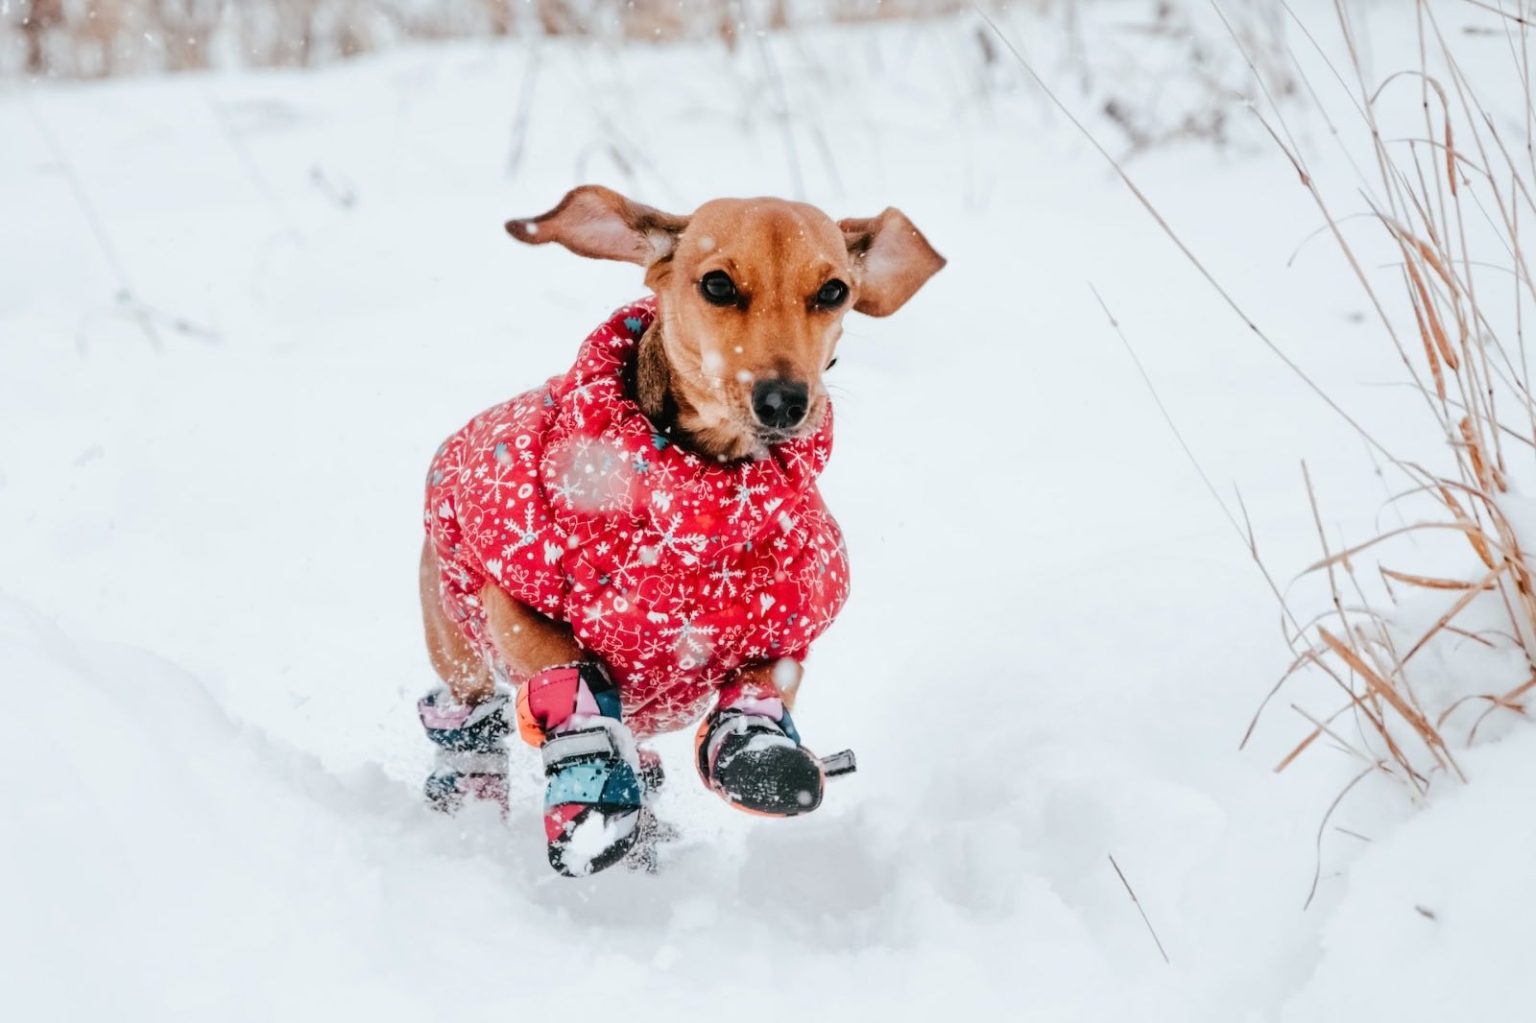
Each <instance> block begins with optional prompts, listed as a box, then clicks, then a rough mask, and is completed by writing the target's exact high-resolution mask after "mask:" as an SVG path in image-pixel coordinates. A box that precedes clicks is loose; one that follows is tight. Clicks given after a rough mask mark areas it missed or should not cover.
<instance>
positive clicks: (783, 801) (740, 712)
mask: <svg viewBox="0 0 1536 1023" xmlns="http://www.w3.org/2000/svg"><path fill="white" fill-rule="evenodd" d="M695 750H696V752H697V754H698V765H699V776H700V777H701V778H703V779H704V784H705V785H707V786H709V788H710V789H711V790H713V791H714V792H715V794H716V795H718V796H720V798H721V799H724V800H725V801H726V802H727V803H729V804H731V805H732V806H734V807H735V808H737V809H738V810H745V811H747V812H748V813H757V814H763V815H765V816H769V817H793V816H795V815H797V814H802V813H810V812H811V811H812V810H814V809H816V808H817V807H818V806H820V805H821V797H822V792H823V790H824V788H825V786H826V772H825V771H824V770H823V768H822V762H821V761H820V760H817V759H816V756H815V755H814V754H813V753H811V751H810V750H808V749H806V748H805V747H804V746H802V745H800V733H799V732H798V731H796V730H795V722H794V719H793V718H791V717H790V716H789V711H788V710H787V709H786V708H785V707H784V701H783V699H782V698H780V696H779V695H778V693H776V692H773V691H772V690H765V689H762V688H759V687H756V686H750V685H740V684H737V685H728V686H726V687H725V688H724V689H722V690H721V692H720V702H719V704H718V705H717V706H716V707H715V709H714V710H713V711H711V712H710V714H709V716H708V717H706V718H705V719H704V721H703V722H702V723H701V724H700V725H699V731H698V735H697V738H696V740H695Z"/></svg>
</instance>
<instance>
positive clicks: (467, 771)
mask: <svg viewBox="0 0 1536 1023" xmlns="http://www.w3.org/2000/svg"><path fill="white" fill-rule="evenodd" d="M506 709H507V694H505V693H500V692H498V693H496V694H495V695H493V696H492V697H491V698H490V699H488V700H484V701H482V702H480V703H477V704H474V705H473V706H471V705H469V704H466V703H460V702H458V701H457V700H455V699H454V698H453V694H452V693H450V692H449V691H448V689H447V688H445V687H439V688H437V689H434V690H432V691H431V692H430V693H428V694H427V695H426V696H424V697H422V698H421V700H420V701H419V702H417V704H416V712H417V714H418V715H420V717H421V725H422V727H423V728H425V729H426V732H427V738H428V739H430V740H432V742H433V743H434V744H435V745H436V746H437V762H436V764H435V766H434V767H433V770H432V773H431V774H430V775H429V776H428V777H427V783H426V786H425V794H426V797H427V805H428V806H430V807H432V808H433V809H434V810H440V811H442V812H443V813H456V812H458V810H459V809H460V808H461V807H463V805H464V803H465V801H466V800H467V799H476V800H486V801H488V802H492V803H495V804H496V805H497V806H498V807H500V809H501V812H502V813H503V814H505V813H506V812H507V745H506V741H505V740H506V737H507V733H508V732H510V731H511V726H510V725H508V723H507V716H506Z"/></svg>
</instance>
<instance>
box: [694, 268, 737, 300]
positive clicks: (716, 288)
mask: <svg viewBox="0 0 1536 1023" xmlns="http://www.w3.org/2000/svg"><path fill="white" fill-rule="evenodd" d="M699 291H701V292H702V293H703V294H704V299H705V301H707V302H710V303H712V304H714V305H735V304H736V299H737V298H738V297H740V296H739V295H738V294H737V292H736V285H735V284H734V283H733V282H732V281H731V279H730V277H728V276H727V275H726V273H725V271H724V270H711V271H710V272H709V273H707V274H705V275H704V279H703V280H701V281H699Z"/></svg>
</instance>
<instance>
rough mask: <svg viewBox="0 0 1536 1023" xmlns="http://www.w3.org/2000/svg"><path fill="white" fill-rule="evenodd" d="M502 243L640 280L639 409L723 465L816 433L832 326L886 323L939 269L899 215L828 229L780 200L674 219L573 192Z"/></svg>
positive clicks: (598, 191) (601, 192) (738, 203)
mask: <svg viewBox="0 0 1536 1023" xmlns="http://www.w3.org/2000/svg"><path fill="white" fill-rule="evenodd" d="M507 231H508V232H509V233H510V234H511V235H512V236H513V237H514V238H517V239H518V240H520V241H524V242H528V243H529V244H532V245H539V244H543V243H545V242H558V243H560V244H561V245H563V246H565V247H566V248H567V249H570V250H571V251H572V252H575V253H576V254H578V255H582V256H590V257H593V258H596V259H617V260H624V261H626V262H630V263H637V264H639V265H640V266H643V267H645V268H646V275H645V282H646V284H647V285H648V286H649V287H650V288H651V290H653V291H654V292H655V293H656V296H657V307H658V310H659V313H660V315H659V316H658V319H657V327H658V328H659V329H657V328H653V329H652V331H651V333H650V334H648V335H647V337H646V339H645V341H643V342H642V346H641V353H640V373H639V380H638V383H637V389H638V391H639V394H638V395H637V398H638V399H639V402H640V405H641V407H642V408H644V409H645V410H646V412H647V413H649V414H652V415H656V416H663V417H665V418H670V419H671V420H672V423H671V424H670V425H674V426H675V427H676V428H678V429H680V430H682V431H683V432H684V433H685V434H687V437H688V440H689V441H690V442H691V444H692V446H693V447H695V448H696V449H698V450H700V451H701V452H703V453H705V454H709V455H713V456H716V457H720V458H740V457H743V456H746V455H748V454H751V453H753V452H756V451H760V450H762V449H763V448H764V447H766V446H767V445H771V444H776V443H779V442H781V441H784V440H788V439H790V438H792V437H796V436H801V435H803V434H805V433H808V432H811V431H814V430H815V429H817V427H819V426H820V424H821V419H822V416H823V415H824V414H825V411H826V404H827V396H826V388H825V386H824V385H823V383H822V374H823V373H824V372H826V370H827V369H828V368H830V367H831V365H832V363H833V362H834V361H835V356H836V351H837V342H838V339H839V338H840V337H841V336H842V333H843V316H844V315H845V314H846V313H847V312H848V310H849V309H854V310H857V311H858V312H861V313H866V314H868V315H870V316H889V315H890V314H891V313H893V312H895V311H896V310H897V309H900V308H901V307H902V305H903V304H905V303H906V301H907V299H909V298H911V297H912V295H913V294H914V293H916V291H917V289H918V288H920V287H922V285H923V282H924V281H926V280H927V279H928V278H929V277H931V276H933V275H934V274H935V273H937V272H938V271H939V270H940V269H941V268H942V267H943V266H944V258H943V257H942V256H940V255H939V254H938V253H937V252H935V251H934V250H933V248H932V246H930V245H929V244H928V241H927V239H925V238H924V237H923V235H922V233H921V232H920V231H918V229H917V228H916V227H914V226H913V224H912V222H911V221H910V220H908V219H907V218H906V217H905V216H903V215H902V213H901V212H900V211H899V210H895V209H887V210H886V211H885V212H884V213H881V214H880V215H879V216H876V217H870V218H867V219H850V220H842V221H837V222H833V220H832V219H831V218H830V217H828V216H827V215H826V214H825V213H823V212H821V211H820V210H818V209H816V208H815V207H814V206H808V205H806V204H805V203H798V202H787V201H785V200H782V199H715V200H713V201H711V202H707V203H705V204H704V205H703V206H700V207H699V208H698V209H697V210H695V211H694V213H693V214H692V215H691V216H675V215H673V214H670V213H663V212H661V211H660V210H657V209H653V208H651V207H649V206H645V205H642V204H640V203H637V202H634V201H632V200H630V199H626V198H625V197H624V196H622V195H619V194H618V193H617V192H613V191H610V190H609V189H606V188H602V187H600V186H597V185H584V186H583V187H581V188H577V189H575V190H573V191H571V192H570V193H568V194H567V195H566V196H565V198H564V199H562V200H561V201H560V204H559V205H558V206H556V207H555V208H554V209H552V210H550V211H549V212H548V213H545V214H544V215H542V216H539V217H534V218H532V219H528V220H512V221H509V222H508V223H507Z"/></svg>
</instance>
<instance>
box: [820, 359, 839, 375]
mask: <svg viewBox="0 0 1536 1023" xmlns="http://www.w3.org/2000/svg"><path fill="white" fill-rule="evenodd" d="M836 365H837V356H835V355H834V356H832V361H831V362H829V363H827V369H831V368H832V367H833V366H836ZM827 369H824V370H822V372H823V373H825V372H826V371H827Z"/></svg>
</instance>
